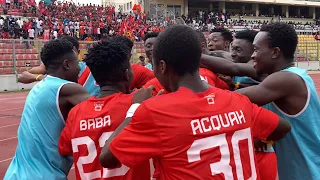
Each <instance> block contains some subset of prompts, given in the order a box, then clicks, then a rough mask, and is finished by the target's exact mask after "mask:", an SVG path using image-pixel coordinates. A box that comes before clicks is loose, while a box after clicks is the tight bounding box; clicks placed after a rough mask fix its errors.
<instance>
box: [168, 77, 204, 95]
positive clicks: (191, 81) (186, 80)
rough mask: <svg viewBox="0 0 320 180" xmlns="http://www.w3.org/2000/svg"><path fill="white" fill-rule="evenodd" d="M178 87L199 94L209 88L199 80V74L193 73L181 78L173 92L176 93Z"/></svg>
mask: <svg viewBox="0 0 320 180" xmlns="http://www.w3.org/2000/svg"><path fill="white" fill-rule="evenodd" d="M180 87H185V88H188V89H190V90H192V91H193V92H195V93H200V92H204V91H206V90H207V89H208V87H209V86H208V84H206V83H204V82H203V81H202V80H201V78H200V75H199V73H194V74H187V75H184V76H181V77H180V79H179V80H178V82H177V85H176V87H175V88H173V91H177V90H178V89H179V88H180Z"/></svg>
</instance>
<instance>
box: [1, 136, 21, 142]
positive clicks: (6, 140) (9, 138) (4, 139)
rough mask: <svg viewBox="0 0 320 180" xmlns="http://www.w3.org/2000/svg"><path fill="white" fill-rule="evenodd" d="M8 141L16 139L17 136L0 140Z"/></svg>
mask: <svg viewBox="0 0 320 180" xmlns="http://www.w3.org/2000/svg"><path fill="white" fill-rule="evenodd" d="M10 139H17V136H15V137H11V138H6V139H0V142H3V141H7V140H10Z"/></svg>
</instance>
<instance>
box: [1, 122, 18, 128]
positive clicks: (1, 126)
mask: <svg viewBox="0 0 320 180" xmlns="http://www.w3.org/2000/svg"><path fill="white" fill-rule="evenodd" d="M19 124H20V123H15V124H9V125H5V126H0V129H1V128H5V127H10V126H16V125H19Z"/></svg>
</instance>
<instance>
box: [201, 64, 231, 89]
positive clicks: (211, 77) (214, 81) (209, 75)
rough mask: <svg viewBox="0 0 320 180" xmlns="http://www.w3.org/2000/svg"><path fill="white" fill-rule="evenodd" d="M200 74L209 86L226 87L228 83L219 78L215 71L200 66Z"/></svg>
mask: <svg viewBox="0 0 320 180" xmlns="http://www.w3.org/2000/svg"><path fill="white" fill-rule="evenodd" d="M199 73H200V75H201V76H202V77H203V78H204V80H205V81H207V83H208V84H210V85H211V86H214V87H217V88H220V89H228V90H229V85H228V84H227V83H226V82H224V81H223V80H221V79H220V78H219V77H218V76H217V75H216V74H215V73H213V72H212V71H210V70H208V69H206V68H200V69H199Z"/></svg>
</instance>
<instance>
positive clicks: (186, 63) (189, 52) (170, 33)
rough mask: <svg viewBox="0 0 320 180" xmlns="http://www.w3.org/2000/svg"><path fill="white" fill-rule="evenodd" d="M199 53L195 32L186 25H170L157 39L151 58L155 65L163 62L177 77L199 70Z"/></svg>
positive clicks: (199, 47)
mask: <svg viewBox="0 0 320 180" xmlns="http://www.w3.org/2000/svg"><path fill="white" fill-rule="evenodd" d="M201 51H202V49H201V44H200V41H199V38H198V35H197V33H196V31H195V30H193V29H192V28H191V27H189V26H186V25H172V26H169V27H167V29H166V30H165V31H163V32H161V33H160V34H159V36H158V37H157V40H156V43H155V45H154V46H153V58H154V62H155V63H159V61H160V60H164V61H165V62H166V63H167V64H168V66H170V67H171V68H172V69H173V71H174V72H175V73H176V74H177V75H179V76H183V75H185V74H187V73H194V72H196V71H197V70H198V69H199V66H200V57H201Z"/></svg>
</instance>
